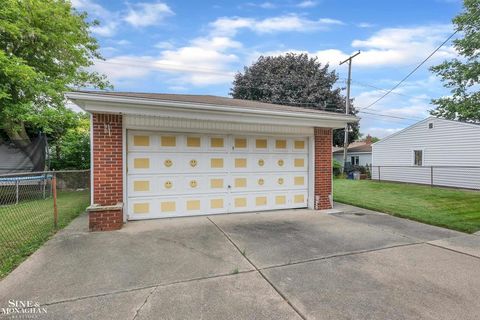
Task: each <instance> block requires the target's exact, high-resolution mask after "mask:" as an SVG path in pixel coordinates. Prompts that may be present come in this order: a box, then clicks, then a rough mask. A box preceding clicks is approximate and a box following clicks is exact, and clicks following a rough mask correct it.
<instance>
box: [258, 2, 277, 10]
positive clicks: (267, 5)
mask: <svg viewBox="0 0 480 320" xmlns="http://www.w3.org/2000/svg"><path fill="white" fill-rule="evenodd" d="M258 6H259V7H260V8H263V9H274V8H276V7H277V6H276V5H275V4H274V3H271V2H268V1H267V2H262V3H260V4H259V5H258Z"/></svg>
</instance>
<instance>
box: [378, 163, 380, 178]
mask: <svg viewBox="0 0 480 320" xmlns="http://www.w3.org/2000/svg"><path fill="white" fill-rule="evenodd" d="M378 181H380V166H378Z"/></svg>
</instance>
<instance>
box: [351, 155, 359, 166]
mask: <svg viewBox="0 0 480 320" xmlns="http://www.w3.org/2000/svg"><path fill="white" fill-rule="evenodd" d="M350 162H351V163H352V165H354V166H358V165H359V164H360V157H359V156H352V157H350Z"/></svg>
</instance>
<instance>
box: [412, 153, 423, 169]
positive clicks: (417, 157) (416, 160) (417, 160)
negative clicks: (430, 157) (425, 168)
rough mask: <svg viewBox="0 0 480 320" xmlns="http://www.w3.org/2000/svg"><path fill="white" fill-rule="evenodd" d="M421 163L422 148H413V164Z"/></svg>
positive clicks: (419, 164) (418, 164)
mask: <svg viewBox="0 0 480 320" xmlns="http://www.w3.org/2000/svg"><path fill="white" fill-rule="evenodd" d="M422 163H423V150H413V164H414V165H415V166H421V165H422Z"/></svg>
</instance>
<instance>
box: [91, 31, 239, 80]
mask: <svg viewBox="0 0 480 320" xmlns="http://www.w3.org/2000/svg"><path fill="white" fill-rule="evenodd" d="M241 47H242V45H241V43H239V42H237V41H234V40H232V39H230V38H226V37H209V38H195V39H193V40H192V41H190V43H189V44H188V45H186V46H183V47H179V48H176V49H173V48H170V49H167V50H163V51H161V52H160V54H159V55H158V56H155V57H153V56H117V57H112V58H110V59H107V61H105V62H103V61H97V62H96V64H95V67H94V68H95V70H96V71H99V72H102V73H105V74H107V75H108V76H109V78H110V79H112V81H114V82H115V81H125V80H132V79H142V78H145V77H146V76H148V75H151V74H153V73H158V72H160V73H162V74H168V75H169V77H170V78H169V82H170V84H171V87H172V88H174V87H175V88H184V87H185V86H186V85H194V86H205V85H211V84H222V83H229V82H231V81H232V80H233V76H234V73H233V72H232V71H231V69H232V67H231V64H232V63H234V62H237V61H238V57H237V55H235V54H233V53H230V52H229V50H230V49H239V48H241Z"/></svg>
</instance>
